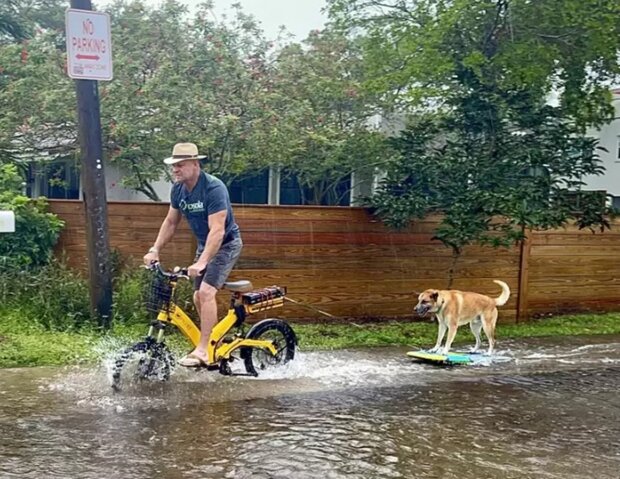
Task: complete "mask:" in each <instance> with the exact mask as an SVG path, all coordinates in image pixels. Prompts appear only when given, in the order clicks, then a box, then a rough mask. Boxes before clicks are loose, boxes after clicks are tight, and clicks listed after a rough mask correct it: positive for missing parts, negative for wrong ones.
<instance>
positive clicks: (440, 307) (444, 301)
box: [437, 297, 446, 313]
mask: <svg viewBox="0 0 620 479" xmlns="http://www.w3.org/2000/svg"><path fill="white" fill-rule="evenodd" d="M440 298H441V297H440ZM445 304H446V300H445V299H443V298H441V304H440V305H439V309H438V310H437V312H438V313H441V310H442V309H443V307H444V306H445Z"/></svg>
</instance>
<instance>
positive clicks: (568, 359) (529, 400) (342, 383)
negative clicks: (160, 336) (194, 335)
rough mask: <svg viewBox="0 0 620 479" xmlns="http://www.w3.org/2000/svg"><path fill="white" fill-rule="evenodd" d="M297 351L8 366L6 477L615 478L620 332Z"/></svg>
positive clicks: (3, 429)
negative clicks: (154, 372)
mask: <svg viewBox="0 0 620 479" xmlns="http://www.w3.org/2000/svg"><path fill="white" fill-rule="evenodd" d="M406 351H407V349H406V348H382V349H366V350H357V351H339V352H323V353H319V352H315V353H300V354H299V357H298V359H296V360H295V361H294V362H293V363H292V364H290V365H289V366H287V367H286V368H285V370H283V371H278V373H277V375H274V376H272V377H269V378H261V379H253V378H244V377H236V378H235V377H232V378H231V377H223V376H220V375H219V374H217V373H212V372H204V371H198V372H195V371H189V370H181V369H180V368H177V370H176V371H175V372H174V374H173V376H172V379H171V381H170V382H168V383H165V384H141V385H133V386H131V387H129V388H127V389H125V390H123V391H122V392H121V393H118V394H114V393H112V391H111V389H110V388H109V383H108V378H107V374H108V373H107V370H106V368H105V367H103V366H102V367H100V368H98V369H96V368H93V369H86V368H62V369H59V368H55V369H54V368H34V369H9V370H0V477H1V478H3V479H4V478H37V479H38V478H42V477H46V478H53V477H62V478H67V477H74V478H88V479H90V478H92V479H95V478H97V479H100V478H102V477H105V478H119V479H121V478H122V479H131V478H149V477H160V478H171V479H176V478H192V479H195V478H295V479H297V478H321V479H326V478H455V479H456V478H459V479H462V478H476V479H484V478H489V479H490V478H499V477H501V478H558V479H560V478H561V479H571V478H586V477H596V478H597V479H606V478H610V479H611V478H618V477H619V473H618V471H620V394H619V393H618V391H620V336H600V337H579V338H564V339H558V340H553V341H550V340H543V339H540V340H530V341H527V342H526V341H520V342H509V341H502V342H501V343H500V344H499V350H498V352H497V355H498V357H497V358H496V359H495V360H494V361H488V362H486V363H484V364H482V365H479V366H462V367H454V368H438V367H435V366H431V365H424V364H419V363H415V362H412V361H411V360H410V359H408V358H407V357H406V356H405V355H404V353H405V352H406Z"/></svg>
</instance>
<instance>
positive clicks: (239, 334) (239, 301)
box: [112, 263, 297, 390]
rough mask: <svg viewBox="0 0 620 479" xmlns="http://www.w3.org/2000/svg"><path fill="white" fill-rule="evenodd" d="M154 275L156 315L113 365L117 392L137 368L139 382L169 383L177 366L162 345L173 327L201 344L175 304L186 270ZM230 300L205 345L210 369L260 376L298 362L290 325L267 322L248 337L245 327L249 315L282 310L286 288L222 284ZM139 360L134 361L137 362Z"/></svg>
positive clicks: (151, 296) (156, 270)
mask: <svg viewBox="0 0 620 479" xmlns="http://www.w3.org/2000/svg"><path fill="white" fill-rule="evenodd" d="M149 270H150V271H151V273H152V278H151V282H150V287H149V290H148V295H147V297H146V298H145V299H146V301H145V302H146V306H147V310H148V311H150V312H152V313H155V314H157V318H156V319H154V320H153V321H152V322H151V324H150V327H149V330H148V334H147V336H146V337H145V338H144V339H143V340H142V341H140V342H138V343H136V344H134V345H132V346H130V347H129V348H127V349H125V350H124V351H122V352H121V353H120V354H118V355H117V357H116V358H115V360H114V364H113V369H112V387H113V389H115V390H119V389H120V387H121V383H122V382H123V381H124V380H123V376H124V374H123V371H128V370H130V368H129V367H128V365H129V364H130V363H134V364H135V363H136V362H137V364H135V365H136V367H135V368H134V369H133V371H132V372H128V373H127V374H133V376H134V378H137V379H139V380H159V381H166V380H167V379H169V377H170V373H171V372H172V370H173V368H174V366H175V364H176V361H175V359H174V355H173V354H172V352H171V351H170V350H169V348H168V347H167V345H166V344H165V342H164V336H165V332H166V330H167V329H169V328H170V327H171V326H175V327H177V328H178V329H180V330H181V332H182V333H183V334H184V335H185V337H186V338H187V339H188V340H189V341H190V342H191V343H192V344H193V345H194V347H195V346H196V345H197V344H198V341H199V339H200V329H199V328H198V327H197V326H196V325H195V324H194V322H193V321H192V320H191V319H190V317H189V316H188V315H187V314H186V313H185V312H184V311H183V310H182V309H181V308H180V307H179V305H177V304H176V303H175V297H176V290H177V284H178V281H179V280H181V279H189V277H188V276H187V270H179V271H175V272H172V273H168V272H165V271H164V270H163V269H162V267H161V265H160V264H159V263H154V264H153V265H151V266H150V267H149ZM224 289H227V290H229V291H230V292H231V293H232V295H231V299H230V308H229V309H228V313H227V314H226V316H225V317H224V318H222V319H221V320H220V321H219V322H218V323H217V324H216V325H215V327H214V328H213V331H212V332H211V336H210V338H209V344H208V346H207V357H208V362H207V365H206V369H210V370H218V371H219V372H220V373H221V374H223V375H245V376H258V374H259V371H265V370H267V369H269V368H273V367H277V366H280V365H282V364H285V363H287V362H289V361H291V360H292V359H293V358H294V357H295V347H296V345H297V337H296V336H295V332H294V331H293V329H292V328H291V326H290V325H289V324H288V323H286V322H285V321H283V320H281V319H264V320H262V321H259V322H257V323H256V324H254V325H253V326H252V327H251V328H250V329H249V330H248V331H247V333H246V332H244V322H245V319H246V317H247V316H248V315H250V314H253V313H258V312H260V311H265V310H269V309H272V308H277V307H281V306H283V305H284V299H285V296H286V288H284V287H280V286H270V287H267V288H262V289H253V287H252V283H251V282H250V281H247V280H241V281H235V282H228V283H224ZM134 360H136V361H134ZM235 360H241V361H243V364H244V366H245V370H246V373H233V372H232V369H231V366H230V363H231V362H233V361H235Z"/></svg>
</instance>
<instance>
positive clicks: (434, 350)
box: [428, 347, 441, 353]
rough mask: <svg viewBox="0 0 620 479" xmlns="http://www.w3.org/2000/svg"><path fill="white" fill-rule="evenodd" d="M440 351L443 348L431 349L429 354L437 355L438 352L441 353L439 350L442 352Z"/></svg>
mask: <svg viewBox="0 0 620 479" xmlns="http://www.w3.org/2000/svg"><path fill="white" fill-rule="evenodd" d="M440 349H441V348H438V347H434V348H431V349H429V350H428V352H429V353H437V352H439V350H440Z"/></svg>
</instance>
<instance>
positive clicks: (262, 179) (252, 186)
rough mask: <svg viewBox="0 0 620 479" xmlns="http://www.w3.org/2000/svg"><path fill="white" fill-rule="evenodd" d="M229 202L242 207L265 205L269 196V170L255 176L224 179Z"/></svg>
mask: <svg viewBox="0 0 620 479" xmlns="http://www.w3.org/2000/svg"><path fill="white" fill-rule="evenodd" d="M224 182H225V183H226V184H227V186H228V192H229V194H230V201H231V202H232V203H239V204H244V205H265V204H267V203H268V200H267V199H268V195H269V170H268V169H267V170H263V171H261V172H259V173H257V174H255V175H251V176H247V175H246V176H242V177H237V178H233V179H225V180H224Z"/></svg>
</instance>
